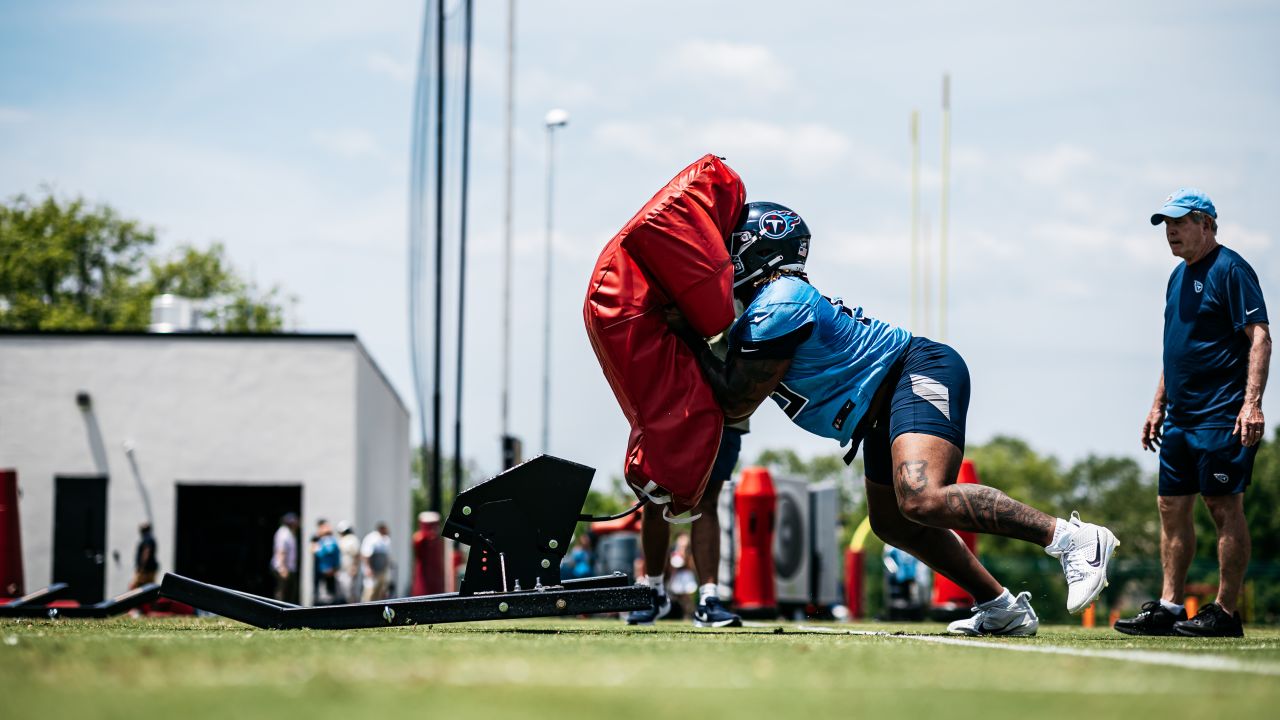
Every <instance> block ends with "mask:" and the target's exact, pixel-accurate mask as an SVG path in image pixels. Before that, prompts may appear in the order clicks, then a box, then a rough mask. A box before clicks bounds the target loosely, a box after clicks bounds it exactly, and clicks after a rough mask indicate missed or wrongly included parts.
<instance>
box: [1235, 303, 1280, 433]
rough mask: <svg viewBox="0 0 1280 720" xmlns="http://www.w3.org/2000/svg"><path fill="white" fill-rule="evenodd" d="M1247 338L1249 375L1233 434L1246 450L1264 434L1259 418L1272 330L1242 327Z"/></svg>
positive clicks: (1263, 421)
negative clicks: (1238, 438)
mask: <svg viewBox="0 0 1280 720" xmlns="http://www.w3.org/2000/svg"><path fill="white" fill-rule="evenodd" d="M1244 334H1245V335H1248V336H1249V371H1248V376H1247V377H1246V380H1245V386H1244V405H1243V406H1242V407H1241V408H1240V414H1239V415H1238V416H1237V417H1236V426H1235V429H1234V430H1233V431H1232V434H1234V435H1239V436H1240V444H1241V445H1244V446H1245V447H1252V446H1254V445H1257V444H1258V442H1259V441H1261V440H1262V434H1263V433H1264V432H1265V431H1266V419H1265V418H1264V417H1263V416H1262V391H1263V390H1266V388H1267V372H1268V370H1269V368H1270V367H1271V330H1270V327H1269V326H1268V325H1267V324H1266V323H1253V324H1252V325H1245V326H1244Z"/></svg>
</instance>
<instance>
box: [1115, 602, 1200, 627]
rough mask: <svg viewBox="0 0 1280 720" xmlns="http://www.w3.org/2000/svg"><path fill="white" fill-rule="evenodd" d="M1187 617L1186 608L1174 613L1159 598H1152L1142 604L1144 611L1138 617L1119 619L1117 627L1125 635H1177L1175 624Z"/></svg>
mask: <svg viewBox="0 0 1280 720" xmlns="http://www.w3.org/2000/svg"><path fill="white" fill-rule="evenodd" d="M1186 619H1187V611H1186V609H1185V608H1184V609H1182V610H1179V611H1178V614H1177V615H1174V614H1173V613H1172V612H1170V610H1169V608H1167V607H1165V606H1164V605H1161V604H1160V601H1159V600H1152V601H1151V602H1147V603H1143V604H1142V612H1140V613H1138V615H1137V617H1132V618H1125V619H1124V620H1117V621H1116V625H1115V628H1116V630H1118V631H1120V632H1122V633H1124V634H1125V635H1177V634H1178V633H1176V632H1174V629H1173V624H1174V623H1176V622H1178V621H1179V620H1186Z"/></svg>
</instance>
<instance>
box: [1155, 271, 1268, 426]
mask: <svg viewBox="0 0 1280 720" xmlns="http://www.w3.org/2000/svg"><path fill="white" fill-rule="evenodd" d="M1267 322H1268V320H1267V304H1266V302H1265V301H1264V300H1263V299H1262V288H1261V286H1259V284H1258V275H1257V273H1255V272H1254V271H1253V268H1252V267H1250V266H1249V263H1247V262H1245V259H1244V258H1242V257H1240V255H1239V254H1238V253H1236V252H1235V251H1234V250H1232V249H1230V248H1227V247H1222V246H1218V247H1216V248H1214V249H1213V250H1212V251H1210V253H1209V254H1208V255H1206V256H1204V257H1203V258H1202V259H1200V261H1199V262H1197V263H1196V264H1194V265H1187V264H1186V263H1185V262H1180V263H1178V266H1177V267H1176V268H1174V270H1173V273H1172V274H1171V275H1170V276H1169V287H1168V289H1167V290H1166V292H1165V308H1164V387H1165V392H1166V393H1167V394H1168V399H1169V407H1168V411H1169V415H1168V421H1169V422H1170V423H1172V424H1174V425H1176V426H1178V427H1181V428H1200V427H1203V428H1211V427H1218V428H1228V427H1232V426H1234V425H1235V420H1236V415H1237V414H1239V412H1240V407H1241V405H1243V404H1244V390H1245V384H1246V382H1247V376H1248V374H1249V347H1250V342H1249V337H1248V336H1247V335H1245V334H1244V332H1243V330H1244V328H1245V326H1247V325H1252V324H1254V323H1267Z"/></svg>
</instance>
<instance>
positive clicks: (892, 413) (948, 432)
mask: <svg viewBox="0 0 1280 720" xmlns="http://www.w3.org/2000/svg"><path fill="white" fill-rule="evenodd" d="M898 368H901V371H900V372H897V369H898ZM895 372H897V374H896V376H895V374H894V373H893V372H891V373H890V374H889V376H888V377H886V378H885V380H884V381H885V382H886V383H894V385H893V386H892V387H893V394H892V396H890V397H888V398H886V402H885V403H884V407H881V408H880V410H879V414H878V415H877V416H876V418H875V419H874V420H873V421H872V422H873V424H872V426H871V427H870V428H869V429H868V430H867V434H866V437H865V438H864V440H863V451H862V462H863V466H864V469H865V471H866V476H867V479H868V480H870V481H871V482H874V483H879V484H881V485H892V484H893V457H892V455H891V453H890V448H891V447H893V441H894V440H895V439H897V437H898V436H899V435H902V434H903V433H922V434H924V435H933V436H934V437H940V438H942V439H943V440H946V441H947V442H949V443H951V444H952V445H955V446H956V447H957V448H960V452H962V453H963V452H964V423H965V416H966V415H967V414H968V412H969V366H968V365H965V364H964V358H962V357H960V353H957V352H956V351H955V350H952V349H951V347H950V346H947V345H943V344H942V343H937V342H934V341H932V340H929V339H928V338H922V337H916V338H912V339H911V343H910V344H909V345H907V349H906V351H905V352H903V354H902V358H900V359H899V362H898V363H896V364H895Z"/></svg>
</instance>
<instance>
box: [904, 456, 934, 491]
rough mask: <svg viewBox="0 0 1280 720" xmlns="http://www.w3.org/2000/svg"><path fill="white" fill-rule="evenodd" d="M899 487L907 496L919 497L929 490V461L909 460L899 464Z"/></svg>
mask: <svg viewBox="0 0 1280 720" xmlns="http://www.w3.org/2000/svg"><path fill="white" fill-rule="evenodd" d="M898 479H899V482H898V487H899V488H900V489H901V492H902V493H903V494H905V495H919V494H920V493H922V492H924V491H925V490H927V489H928V488H929V461H928V460H907V461H906V462H903V463H899V464H898Z"/></svg>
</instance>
